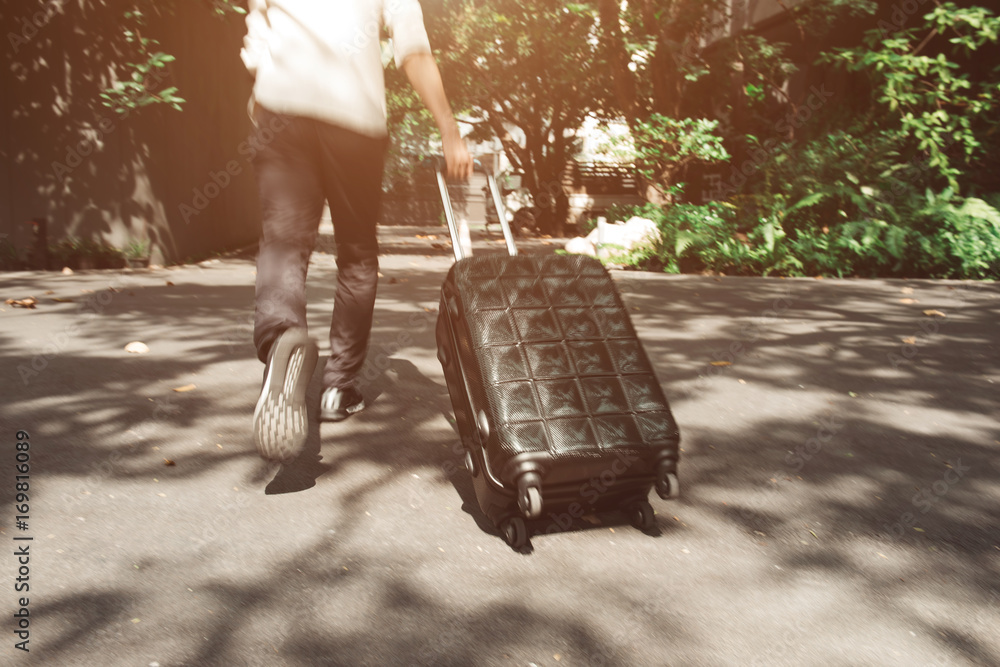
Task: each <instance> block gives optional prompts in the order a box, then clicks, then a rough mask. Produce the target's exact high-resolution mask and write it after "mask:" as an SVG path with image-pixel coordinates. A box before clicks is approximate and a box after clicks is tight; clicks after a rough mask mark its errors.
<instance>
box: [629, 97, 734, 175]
mask: <svg viewBox="0 0 1000 667" xmlns="http://www.w3.org/2000/svg"><path fill="white" fill-rule="evenodd" d="M718 127H719V121H717V120H707V119H704V118H684V119H682V120H677V119H674V118H668V117H667V116H664V115H662V114H657V113H654V114H652V115H651V116H650V117H649V119H648V120H643V121H638V122H637V124H636V125H635V126H634V127H633V128H632V139H633V141H634V146H635V148H634V156H633V161H634V162H635V164H636V167H637V168H638V170H639V174H640V175H641V176H642V177H643V178H644V179H646V181H648V182H650V183H653V184H655V185H656V186H657V187H658V188H660V190H661V192H666V190H667V189H668V188H669V187H670V185H671V184H673V182H674V179H675V175H676V174H677V173H678V172H679V171H680V170H681V169H683V168H684V167H686V166H687V165H689V164H693V163H697V162H701V163H703V164H717V163H720V162H725V161H727V160H729V157H730V156H729V153H728V152H726V149H725V148H724V147H723V145H722V138H721V137H719V136H717V135H716V134H715V131H716V130H717V129H718Z"/></svg>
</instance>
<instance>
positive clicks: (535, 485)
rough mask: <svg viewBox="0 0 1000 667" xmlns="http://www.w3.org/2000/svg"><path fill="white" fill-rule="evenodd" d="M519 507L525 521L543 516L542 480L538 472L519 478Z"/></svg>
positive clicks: (525, 474)
mask: <svg viewBox="0 0 1000 667" xmlns="http://www.w3.org/2000/svg"><path fill="white" fill-rule="evenodd" d="M517 506H518V508H519V509H520V510H521V514H523V515H524V518H525V519H537V518H538V517H540V516H541V515H542V478H541V476H540V475H539V474H538V473H537V472H526V473H524V474H523V475H521V476H520V477H518V478H517Z"/></svg>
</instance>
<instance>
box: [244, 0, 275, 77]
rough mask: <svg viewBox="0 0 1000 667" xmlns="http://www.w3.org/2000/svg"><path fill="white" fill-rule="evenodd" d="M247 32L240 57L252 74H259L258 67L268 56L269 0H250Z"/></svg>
mask: <svg viewBox="0 0 1000 667" xmlns="http://www.w3.org/2000/svg"><path fill="white" fill-rule="evenodd" d="M246 23H247V34H246V36H244V38H243V49H242V50H241V51H240V57H241V58H242V59H243V64H244V65H246V68H247V71H248V72H250V76H254V77H256V76H257V68H258V67H259V66H260V63H261V61H262V60H263V59H264V58H265V57H266V56H267V36H268V32H269V31H270V25H269V24H268V22H267V0H250V1H249V9H248V11H247V18H246Z"/></svg>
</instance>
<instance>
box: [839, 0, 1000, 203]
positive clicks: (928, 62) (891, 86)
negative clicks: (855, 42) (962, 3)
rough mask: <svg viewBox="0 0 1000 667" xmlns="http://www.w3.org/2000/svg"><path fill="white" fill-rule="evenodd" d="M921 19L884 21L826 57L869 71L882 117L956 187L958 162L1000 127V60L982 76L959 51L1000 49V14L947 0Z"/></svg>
mask: <svg viewBox="0 0 1000 667" xmlns="http://www.w3.org/2000/svg"><path fill="white" fill-rule="evenodd" d="M923 18H924V25H922V26H919V27H913V28H908V29H901V30H898V31H892V32H890V29H891V28H893V27H895V24H890V23H887V22H886V21H884V20H883V21H881V22H880V24H879V27H878V28H876V29H874V30H871V31H869V32H868V33H866V35H865V40H864V46H858V47H855V48H850V49H838V50H837V51H836V52H834V53H831V54H828V55H827V56H826V57H825V61H826V62H831V63H835V64H839V65H842V66H844V67H846V68H847V69H848V70H849V71H853V72H864V73H865V74H867V76H868V77H869V79H870V81H871V83H872V87H873V90H874V91H875V95H874V101H875V102H876V103H877V104H878V106H879V107H880V109H879V113H877V115H878V116H879V118H878V123H879V124H880V125H881V126H882V127H883V128H885V129H887V130H890V131H892V132H893V133H894V134H896V135H897V136H898V137H899V138H900V139H901V140H904V141H906V142H907V143H909V144H910V146H909V148H910V150H911V152H912V153H924V154H926V156H927V165H928V167H930V168H931V170H933V172H934V173H935V174H937V175H938V176H939V177H940V178H941V180H943V181H944V182H946V183H947V185H948V187H950V188H951V189H953V190H956V191H957V190H958V189H959V177H960V176H961V175H962V170H961V169H959V168H958V166H956V163H958V164H960V163H961V162H965V163H966V164H967V165H968V164H969V163H970V162H972V161H973V160H974V159H975V158H977V157H979V156H980V155H982V153H983V149H984V144H983V141H982V140H981V137H985V136H986V135H987V134H992V133H994V132H996V130H997V129H998V128H1000V116H998V114H997V112H998V110H1000V66H998V67H996V68H995V69H994V70H993V71H992V72H991V73H989V74H988V75H987V76H986V77H984V78H982V79H981V80H979V81H976V80H973V78H972V77H971V76H970V75H969V74H968V73H967V72H963V71H962V69H963V68H962V66H961V65H960V64H959V63H958V62H957V61H956V57H962V56H964V57H966V58H968V57H970V56H972V55H973V54H976V53H977V52H985V51H986V50H987V48H991V49H993V50H995V49H996V45H997V43H998V41H1000V37H998V35H1000V17H998V16H997V15H995V14H994V13H993V12H992V11H990V10H989V9H986V8H985V7H978V6H973V7H966V8H960V7H958V6H957V5H956V4H955V3H953V2H946V3H943V4H942V3H938V5H937V6H936V7H935V8H934V9H933V10H932V11H930V12H929V13H927V14H926V15H925V16H924V17H923ZM942 38H944V39H945V40H946V41H947V44H949V45H950V47H944V46H943V45H942V44H940V42H941V41H942ZM934 48H937V49H940V50H939V51H938V52H937V53H934V52H933V51H931V49H934ZM928 51H931V52H930V53H928Z"/></svg>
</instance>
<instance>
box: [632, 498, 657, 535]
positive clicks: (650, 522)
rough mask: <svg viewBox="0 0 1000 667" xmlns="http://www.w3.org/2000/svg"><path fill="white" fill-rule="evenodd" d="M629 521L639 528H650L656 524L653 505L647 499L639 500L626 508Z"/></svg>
mask: <svg viewBox="0 0 1000 667" xmlns="http://www.w3.org/2000/svg"><path fill="white" fill-rule="evenodd" d="M625 514H626V516H628V520H629V523H631V524H632V525H633V526H635V527H636V528H638V529H639V530H650V529H651V528H652V527H653V526H654V525H655V524H656V519H655V517H654V516H653V506H652V505H650V504H649V501H647V500H637V501H636V502H634V503H631V504H630V505H628V506H627V507H626V508H625Z"/></svg>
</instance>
